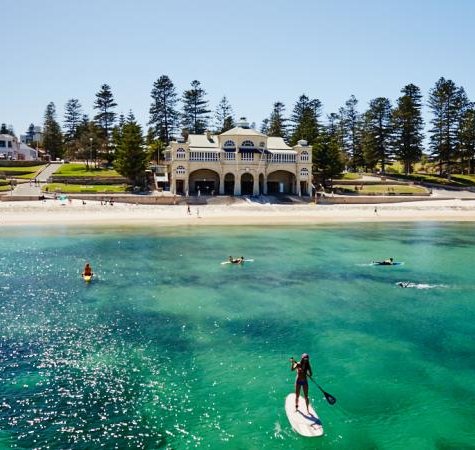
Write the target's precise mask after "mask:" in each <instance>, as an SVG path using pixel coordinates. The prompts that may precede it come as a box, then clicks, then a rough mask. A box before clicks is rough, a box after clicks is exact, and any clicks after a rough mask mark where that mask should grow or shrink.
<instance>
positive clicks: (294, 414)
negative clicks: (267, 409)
mask: <svg viewBox="0 0 475 450" xmlns="http://www.w3.org/2000/svg"><path fill="white" fill-rule="evenodd" d="M285 412H286V414H287V418H288V419H289V422H290V425H292V428H293V429H294V430H295V431H296V432H297V433H298V434H300V435H302V436H306V437H317V436H322V435H323V426H322V422H321V421H320V419H319V417H318V415H317V413H316V412H315V410H314V409H313V408H312V405H309V406H308V412H307V406H306V404H305V397H304V396H303V395H300V396H299V406H298V409H297V410H296V409H295V393H292V394H289V395H287V397H286V398H285Z"/></svg>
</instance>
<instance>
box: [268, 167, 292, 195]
mask: <svg viewBox="0 0 475 450" xmlns="http://www.w3.org/2000/svg"><path fill="white" fill-rule="evenodd" d="M267 193H268V194H295V175H294V174H293V173H291V172H287V171H285V170H276V171H275V172H272V173H270V174H269V175H268V176H267Z"/></svg>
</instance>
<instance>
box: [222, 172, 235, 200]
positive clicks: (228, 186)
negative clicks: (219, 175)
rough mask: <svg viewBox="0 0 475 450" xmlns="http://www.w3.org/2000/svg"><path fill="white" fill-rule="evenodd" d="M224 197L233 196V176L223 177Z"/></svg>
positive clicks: (229, 174)
mask: <svg viewBox="0 0 475 450" xmlns="http://www.w3.org/2000/svg"><path fill="white" fill-rule="evenodd" d="M224 195H234V174H233V173H227V174H226V175H225V176H224Z"/></svg>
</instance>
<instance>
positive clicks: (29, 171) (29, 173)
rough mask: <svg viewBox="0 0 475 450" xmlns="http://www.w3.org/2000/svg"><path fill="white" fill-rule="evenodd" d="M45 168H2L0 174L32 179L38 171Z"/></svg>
mask: <svg viewBox="0 0 475 450" xmlns="http://www.w3.org/2000/svg"><path fill="white" fill-rule="evenodd" d="M43 167H44V165H42V166H31V167H0V173H2V172H3V173H4V174H5V175H6V176H7V177H13V178H22V179H26V180H28V179H32V178H35V177H36V175H37V173H38V171H39V170H41V169H42V168H43Z"/></svg>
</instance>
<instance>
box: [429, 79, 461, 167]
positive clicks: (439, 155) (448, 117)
mask: <svg viewBox="0 0 475 450" xmlns="http://www.w3.org/2000/svg"><path fill="white" fill-rule="evenodd" d="M428 103H429V108H430V110H431V111H432V114H433V116H434V117H433V118H432V120H431V124H432V128H431V129H430V133H431V136H430V146H431V150H432V152H431V155H432V157H433V158H434V159H435V160H436V161H438V163H439V172H440V174H442V172H443V171H444V169H446V170H447V172H448V173H449V174H450V173H451V171H452V164H453V163H454V162H455V161H456V159H457V157H458V156H459V154H458V153H459V150H460V140H459V136H460V129H461V124H462V117H463V116H464V114H465V111H466V109H467V107H468V105H469V102H468V99H467V95H466V94H465V90H464V88H463V87H457V86H456V85H455V83H454V82H453V81H452V80H446V79H445V78H444V77H442V78H439V80H438V81H437V82H436V84H435V87H434V88H433V89H431V91H430V92H429V102H428Z"/></svg>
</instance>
